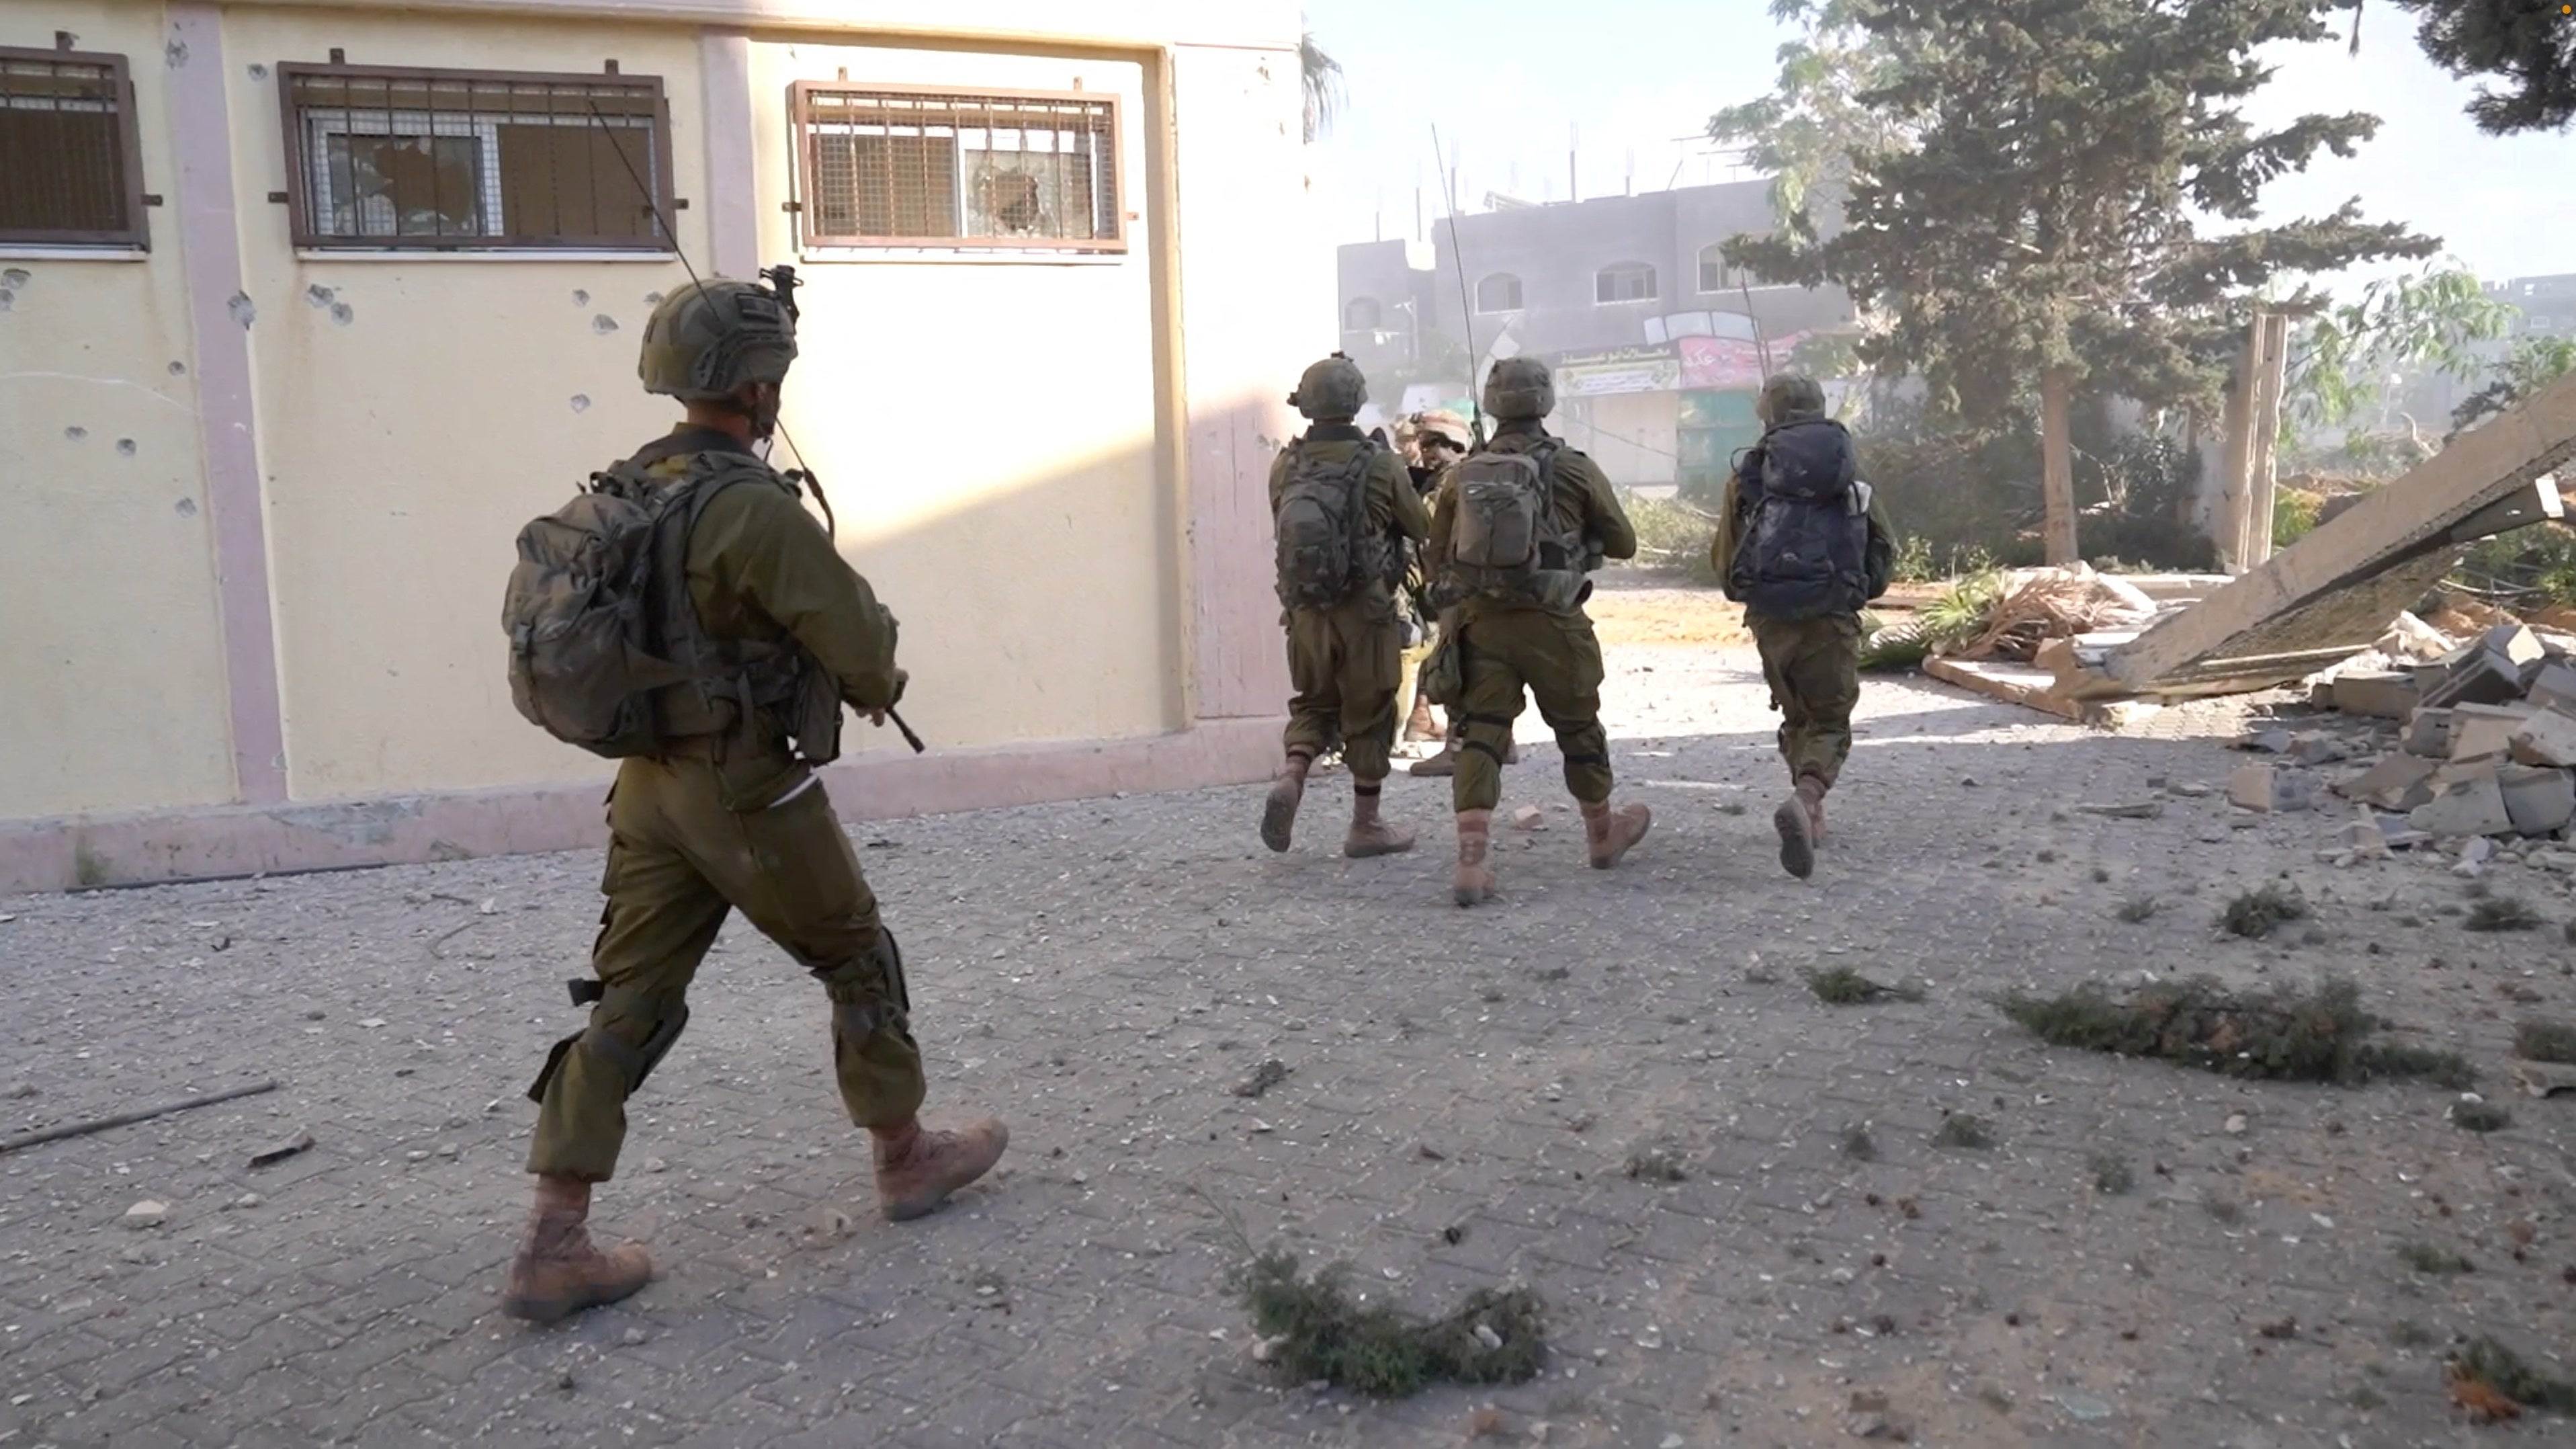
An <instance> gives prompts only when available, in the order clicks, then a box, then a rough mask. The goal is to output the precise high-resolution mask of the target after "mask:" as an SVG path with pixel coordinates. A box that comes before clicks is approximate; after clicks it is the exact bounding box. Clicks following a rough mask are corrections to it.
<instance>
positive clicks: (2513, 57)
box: [2353, 0, 2576, 136]
mask: <svg viewBox="0 0 2576 1449" xmlns="http://www.w3.org/2000/svg"><path fill="white" fill-rule="evenodd" d="M2397 4H2398V6H2399V7H2400V8H2402V9H2404V10H2407V11H2409V12H2411V13H2413V14H2414V15H2417V16H2419V17H2421V18H2420V19H2419V20H2418V21H2417V22H2416V28H2415V35H2416V39H2417V40H2419V41H2421V42H2422V43H2423V46H2424V53H2425V54H2426V55H2429V56H2431V57H2432V58H2433V60H2434V61H2435V63H2437V64H2439V65H2440V66H2441V67H2442V68H2443V69H2445V70H2448V71H2449V72H2450V73H2451V74H2453V75H2456V76H2460V77H2463V78H2467V77H2475V76H2491V77H2494V78H2496V79H2499V80H2502V81H2503V82H2504V83H2505V88H2504V89H2502V90H2490V89H2487V88H2485V87H2480V88H2479V90H2478V98H2477V99H2476V100H2474V101H2471V102H2470V103H2469V114H2470V115H2472V116H2475V117H2476V118H2477V121H2478V127H2479V129H2481V130H2484V131H2487V132H2490V133H2492V134H2494V135H2499V136H2501V135H2507V134H2510V133H2512V132H2516V131H2563V130H2566V129H2567V127H2568V126H2569V124H2570V123H2576V14H2570V13H2569V12H2568V0H2397ZM2360 11H2361V6H2360V5H2359V4H2358V3H2356V4H2355V5H2354V6H2353V12H2354V14H2353V23H2354V24H2355V25H2356V26H2358V25H2359V24H2360V22H2361V15H2360ZM2353 43H2354V44H2355V45H2358V44H2360V36H2359V34H2358V32H2356V34H2355V36H2354V42H2353Z"/></svg>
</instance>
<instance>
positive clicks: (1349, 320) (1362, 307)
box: [1342, 297, 1386, 332]
mask: <svg viewBox="0 0 2576 1449" xmlns="http://www.w3.org/2000/svg"><path fill="white" fill-rule="evenodd" d="M1385 315H1386V314H1385V313H1384V312H1383V311H1381V310H1379V308H1378V305H1377V299H1376V298H1375V297H1353V298H1352V299H1351V300H1350V305H1348V306H1346V307H1344V308H1343V309H1342V330H1343V331H1345V332H1375V331H1376V330H1377V328H1378V323H1379V321H1380V320H1381V319H1383V318H1384V317H1385Z"/></svg>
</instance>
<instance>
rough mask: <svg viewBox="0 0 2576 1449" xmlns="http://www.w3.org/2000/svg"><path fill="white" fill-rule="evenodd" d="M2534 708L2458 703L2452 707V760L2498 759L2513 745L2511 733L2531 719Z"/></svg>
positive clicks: (2515, 705)
mask: <svg viewBox="0 0 2576 1449" xmlns="http://www.w3.org/2000/svg"><path fill="white" fill-rule="evenodd" d="M2534 712H2535V711H2533V710H2532V709H2531V707H2530V706H2528V705H2524V704H2519V703H2517V704H2510V705H2503V704H2460V705H2453V706H2452V707H2451V750H2450V756H2451V758H2452V759H2454V760H2485V759H2493V758H2498V757H2501V756H2502V755H2504V754H2505V753H2506V752H2508V751H2509V750H2511V749H2512V748H2513V736H2514V732H2515V731H2517V730H2519V729H2521V728H2522V727H2523V726H2524V725H2525V724H2526V723H2528V722H2529V721H2530V719H2531V716H2532V714H2533V713H2534Z"/></svg>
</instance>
